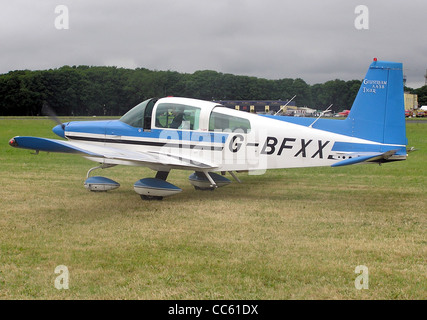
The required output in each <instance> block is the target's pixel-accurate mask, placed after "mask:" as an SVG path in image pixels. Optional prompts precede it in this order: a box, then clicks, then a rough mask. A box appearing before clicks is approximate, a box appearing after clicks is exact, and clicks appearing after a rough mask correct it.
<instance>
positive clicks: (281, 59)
mask: <svg viewBox="0 0 427 320" xmlns="http://www.w3.org/2000/svg"><path fill="white" fill-rule="evenodd" d="M58 5H65V6H66V7H67V8H68V18H69V20H68V21H69V29H57V27H56V26H55V21H56V22H57V23H62V25H64V23H65V21H64V20H60V18H61V17H62V14H63V12H62V11H61V12H59V13H55V8H56V7H57V6H58ZM358 5H365V6H366V7H367V8H368V10H369V20H368V22H369V26H368V27H369V29H367V30H366V29H364V30H358V29H356V27H355V20H356V19H357V18H358V17H359V16H360V15H359V14H356V13H355V8H356V7H357V6H358ZM426 14H427V1H426V0H406V1H398V0H363V1H362V0H360V1H359V0H345V1H344V0H293V1H288V0H120V1H112V0H13V1H2V2H1V4H0V48H1V50H0V73H7V72H8V71H10V70H21V69H30V70H40V69H50V68H58V67H61V66H63V65H70V66H72V65H94V66H95V65H96V66H103V65H108V66H113V65H114V66H118V67H126V68H136V67H143V68H148V69H151V70H172V71H178V72H185V73H193V72H194V71H197V70H215V71H218V72H223V73H232V74H236V75H249V76H255V77H261V78H267V79H281V78H302V79H304V80H305V81H306V82H308V83H309V84H315V83H323V82H326V81H328V80H333V79H337V78H338V79H343V80H352V79H359V80H360V79H362V78H363V77H364V75H365V73H366V71H367V68H368V66H369V64H370V63H371V61H372V59H373V58H374V57H378V59H379V60H387V61H397V62H402V63H403V66H404V74H405V75H406V77H407V85H408V86H410V87H414V88H418V87H420V86H422V85H424V82H425V79H424V75H425V73H426V69H427V41H426V40H427V32H426V31H427V20H426Z"/></svg>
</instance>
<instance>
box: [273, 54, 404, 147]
mask: <svg viewBox="0 0 427 320" xmlns="http://www.w3.org/2000/svg"><path fill="white" fill-rule="evenodd" d="M343 94H344V93H343ZM267 117H269V118H273V119H278V120H281V121H286V122H291V123H295V124H299V125H304V126H310V125H311V124H312V123H313V121H314V119H313V118H298V117H284V116H267ZM313 128H316V129H320V130H325V131H329V132H333V133H339V134H343V135H347V136H351V137H356V138H361V139H366V140H370V141H375V142H379V143H383V144H388V145H390V144H393V145H395V144H397V145H402V146H403V145H404V146H406V145H407V143H408V140H407V138H406V126H405V106H404V95H403V70H402V64H401V63H396V62H387V61H374V62H373V63H372V64H371V65H370V66H369V70H368V72H367V73H366V76H365V78H364V79H363V81H362V85H361V87H360V89H359V92H358V94H357V96H356V99H355V100H354V103H353V106H352V107H351V111H350V114H349V115H348V117H347V119H345V120H334V119H319V120H318V121H316V123H315V124H314V125H313ZM401 149H402V150H401V151H399V153H401V152H402V153H403V152H404V153H405V154H406V149H405V148H401ZM378 151H380V152H382V150H378Z"/></svg>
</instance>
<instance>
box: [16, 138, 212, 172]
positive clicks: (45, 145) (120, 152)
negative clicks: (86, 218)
mask: <svg viewBox="0 0 427 320" xmlns="http://www.w3.org/2000/svg"><path fill="white" fill-rule="evenodd" d="M9 144H10V145H11V146H12V147H15V148H22V149H30V150H36V151H46V152H58V153H71V154H78V155H81V156H84V157H90V158H100V159H113V160H121V161H126V162H128V163H129V164H133V165H142V166H144V165H145V166H153V165H154V166H166V167H171V168H172V167H175V168H182V169H214V168H216V167H217V166H215V165H214V164H209V163H203V162H198V161H196V160H194V159H190V158H188V157H183V156H182V155H173V154H163V153H159V152H140V151H130V150H124V149H119V148H114V147H108V146H99V145H94V144H89V143H84V142H74V141H64V140H56V139H47V138H38V137H19V136H18V137H14V138H12V139H11V140H10V141H9ZM100 161H102V160H100Z"/></svg>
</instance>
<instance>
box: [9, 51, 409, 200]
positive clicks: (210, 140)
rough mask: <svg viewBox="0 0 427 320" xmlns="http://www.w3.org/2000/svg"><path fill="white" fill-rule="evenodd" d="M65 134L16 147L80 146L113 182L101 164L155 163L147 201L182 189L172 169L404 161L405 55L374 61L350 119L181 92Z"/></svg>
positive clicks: (93, 187)
mask: <svg viewBox="0 0 427 320" xmlns="http://www.w3.org/2000/svg"><path fill="white" fill-rule="evenodd" d="M53 132H54V133H55V134H57V135H58V136H60V137H61V138H65V139H61V140H59V139H47V138H40V137H28V136H25V137H20V136H16V137H14V138H12V139H11V140H10V141H9V144H10V146H12V147H16V148H23V149H31V150H35V151H36V153H38V152H40V151H45V152H60V153H69V154H77V155H80V156H83V157H85V158H87V159H89V160H92V161H94V162H97V163H99V165H98V166H96V167H94V168H91V169H89V171H88V172H87V179H86V180H85V182H84V186H85V187H86V188H87V189H88V190H90V191H108V190H113V189H116V188H118V187H119V186H120V184H119V183H118V182H116V181H114V180H111V179H108V178H106V177H101V176H90V175H91V172H92V171H93V170H95V169H100V168H101V169H105V168H110V167H113V166H116V165H130V166H143V167H148V168H150V169H152V170H153V171H155V172H156V174H155V176H154V177H149V178H144V179H140V180H138V181H136V183H135V184H134V190H135V192H136V193H137V194H139V195H140V196H141V198H142V199H144V200H153V199H157V200H161V199H163V198H164V197H168V196H171V195H174V194H177V193H179V192H181V191H182V189H181V188H179V187H177V186H175V185H173V184H172V183H170V182H167V181H166V180H167V177H168V175H169V172H170V171H171V170H175V169H179V170H189V171H194V173H192V174H191V175H190V176H189V181H190V183H191V184H192V185H193V186H194V188H195V189H196V190H214V189H216V188H218V187H223V186H226V185H228V184H229V183H230V182H231V180H229V179H228V178H226V177H225V176H224V175H225V174H226V172H228V173H229V174H230V175H231V176H232V177H233V178H234V179H235V180H236V181H237V182H241V181H240V179H239V178H238V177H237V176H236V174H235V173H236V172H240V171H245V172H252V171H253V170H268V169H279V168H297V167H316V166H331V167H341V166H347V165H354V164H362V163H379V164H382V163H386V162H393V161H401V160H406V158H407V149H406V145H407V138H406V127H405V113H404V98H403V71H402V64H401V63H397V62H387V61H379V60H377V59H376V58H375V59H374V61H373V62H372V63H371V64H370V66H369V69H368V71H367V73H366V76H365V78H364V80H363V82H362V84H361V87H360V89H359V92H358V94H357V96H356V98H355V100H354V103H353V105H352V108H351V111H350V113H349V115H348V117H347V118H346V119H345V120H338V119H321V118H317V119H314V118H299V117H287V116H275V115H264V114H263V115H258V114H251V113H247V112H242V111H238V110H233V109H229V108H226V107H224V106H222V105H220V104H218V103H215V102H211V101H202V100H197V99H190V98H182V97H165V98H160V99H157V98H152V99H148V100H145V101H143V102H141V103H140V104H138V105H137V106H135V107H134V108H132V109H131V110H130V111H128V112H127V113H126V114H125V115H123V116H122V117H121V118H120V119H119V120H98V121H72V122H67V123H59V124H58V125H56V126H55V127H54V128H53Z"/></svg>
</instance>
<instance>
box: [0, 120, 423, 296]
mask: <svg viewBox="0 0 427 320" xmlns="http://www.w3.org/2000/svg"><path fill="white" fill-rule="evenodd" d="M53 125H54V124H53V123H52V122H50V121H49V120H34V119H0V160H1V166H0V183H1V185H0V199H1V202H0V299H426V298H427V266H426V256H427V238H426V230H427V228H426V227H427V205H426V204H427V200H426V198H427V179H426V177H427V174H426V170H427V166H426V161H427V122H426V123H418V122H416V123H408V124H407V135H408V139H409V147H411V146H414V147H416V148H417V149H419V151H416V152H413V153H411V154H410V156H409V157H408V160H407V161H402V162H397V163H389V164H385V165H382V166H378V165H360V166H350V167H341V168H308V169H307V168H305V169H291V170H271V171H268V172H267V173H266V174H264V175H259V176H256V175H248V174H240V175H239V177H240V179H241V180H242V181H243V183H242V184H238V183H232V184H231V185H229V186H227V187H224V188H219V189H218V190H216V191H215V192H200V191H195V190H194V188H193V187H192V186H191V185H190V184H189V182H188V176H189V174H190V173H191V172H184V171H172V172H171V174H170V176H169V178H168V181H170V182H172V183H173V184H175V185H177V186H180V187H181V188H182V189H183V192H182V193H180V194H178V195H176V196H173V197H170V198H167V199H165V200H164V201H142V200H141V199H140V198H139V196H138V195H137V194H136V193H135V192H134V191H133V184H134V182H135V181H137V180H138V179H141V178H145V177H152V176H153V175H154V172H152V171H150V170H149V169H145V168H136V167H121V166H117V167H114V168H110V169H106V170H103V171H102V172H101V171H98V172H97V173H96V174H101V175H105V176H107V177H109V178H112V179H114V180H116V181H118V182H120V184H121V185H122V186H121V187H120V188H119V189H117V190H114V191H111V192H108V193H91V192H89V191H87V190H85V189H84V187H83V181H84V180H85V177H86V172H87V170H88V169H89V168H91V167H93V166H95V165H96V164H95V163H93V162H90V161H88V160H85V159H83V158H81V157H78V156H72V155H63V154H47V153H40V154H39V155H37V156H35V155H32V154H30V151H28V150H22V149H14V148H11V147H9V146H8V141H9V139H10V138H12V137H13V136H15V135H34V136H42V137H52V138H53V137H54V134H53V133H52V131H51V128H52V127H53ZM59 265H65V266H67V267H68V271H69V289H63V290H58V289H56V288H55V285H54V282H55V279H56V278H57V277H58V276H59V274H56V273H55V272H54V271H55V268H56V267H57V266H59ZM359 265H364V266H366V267H368V270H369V273H368V277H369V288H368V289H362V290H357V289H356V288H355V279H356V277H357V276H359V274H358V273H355V268H356V267H357V266H359Z"/></svg>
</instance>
